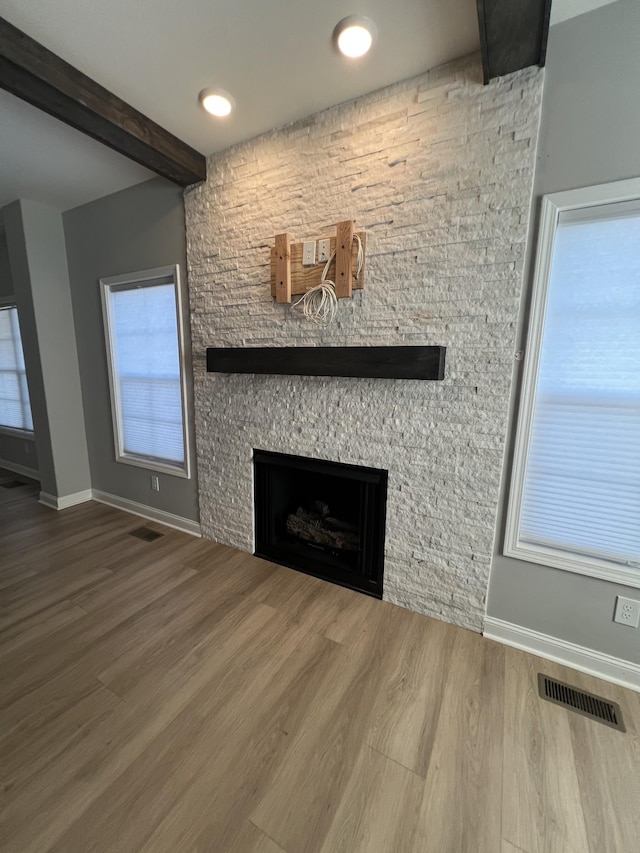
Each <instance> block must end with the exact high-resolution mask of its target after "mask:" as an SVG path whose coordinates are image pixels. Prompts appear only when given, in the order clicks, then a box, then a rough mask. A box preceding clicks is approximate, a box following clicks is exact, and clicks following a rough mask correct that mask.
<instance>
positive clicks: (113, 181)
mask: <svg viewBox="0 0 640 853" xmlns="http://www.w3.org/2000/svg"><path fill="white" fill-rule="evenodd" d="M153 177H154V175H153V174H152V173H151V172H149V171H148V170H147V169H145V168H143V167H142V166H139V165H138V164H137V163H134V162H133V161H132V160H129V159H127V158H126V157H123V156H122V155H121V154H117V153H116V152H115V151H112V150H111V149H110V148H106V147H105V146H104V145H102V144H101V143H100V142H96V141H95V140H94V139H90V138H89V137H88V136H85V135H84V134H83V133H80V132H79V131H77V130H74V129H73V128H72V127H69V126H68V125H66V124H62V122H60V121H58V120H57V119H55V118H51V116H49V115H47V114H46V113H43V112H41V111H40V110H38V109H36V108H35V107H32V106H31V104H27V103H26V102H25V101H21V100H20V99H19V98H16V97H14V96H13V95H10V94H8V92H4V91H2V90H1V89H0V208H2V207H4V206H5V204H9V203H10V202H12V201H14V200H15V199H17V198H28V199H31V200H32V201H40V202H42V203H43V204H49V205H51V206H52V207H56V208H58V209H59V210H68V209H69V208H71V207H77V205H79V204H85V202H87V201H92V200H93V199H95V198H101V197H102V196H103V195H108V194H109V193H113V192H117V191H118V190H122V189H124V188H125V187H130V186H132V185H133V184H139V183H140V182H141V181H146V180H149V178H153Z"/></svg>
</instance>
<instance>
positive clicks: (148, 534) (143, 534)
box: [129, 527, 164, 542]
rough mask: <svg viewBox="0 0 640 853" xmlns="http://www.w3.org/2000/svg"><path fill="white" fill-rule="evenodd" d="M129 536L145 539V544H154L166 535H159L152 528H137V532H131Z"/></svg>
mask: <svg viewBox="0 0 640 853" xmlns="http://www.w3.org/2000/svg"><path fill="white" fill-rule="evenodd" d="M129 536H136V537H137V538H138V539H144V541H145V542H153V541H154V540H155V539H160V537H161V536H164V533H157V532H156V531H155V530H152V529H151V528H150V527H137V528H136V529H135V530H130V531H129Z"/></svg>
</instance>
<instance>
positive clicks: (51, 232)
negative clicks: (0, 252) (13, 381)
mask: <svg viewBox="0 0 640 853" xmlns="http://www.w3.org/2000/svg"><path fill="white" fill-rule="evenodd" d="M3 218H4V223H5V228H6V235H7V245H8V247H9V260H10V264H11V276H12V280H13V286H14V291H15V297H16V304H17V306H18V313H19V316H20V328H21V333H22V338H23V349H24V354H25V363H26V367H27V377H28V382H29V395H30V398H31V410H32V413H33V421H34V430H35V436H36V447H37V452H38V459H39V460H40V475H41V485H42V491H43V492H46V493H47V494H49V495H51V496H53V497H58V498H61V497H65V496H67V495H73V494H76V493H78V492H83V491H85V490H86V489H89V488H90V487H91V481H90V474H89V459H88V455H87V444H86V438H85V429H84V414H83V410H82V394H81V391H80V375H79V369H78V356H77V352H76V347H75V335H74V324H73V314H72V310H71V296H70V292H69V277H68V272H67V258H66V251H65V242H64V233H63V230H62V220H61V218H60V213H59V212H58V211H57V210H54V209H53V208H50V207H47V206H45V205H42V204H38V203H37V202H33V201H26V200H22V201H16V202H13V204H11V205H8V206H7V207H6V208H4V211H3Z"/></svg>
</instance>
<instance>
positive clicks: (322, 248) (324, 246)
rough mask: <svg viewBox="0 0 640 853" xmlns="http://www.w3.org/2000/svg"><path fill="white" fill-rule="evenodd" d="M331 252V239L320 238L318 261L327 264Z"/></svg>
mask: <svg viewBox="0 0 640 853" xmlns="http://www.w3.org/2000/svg"><path fill="white" fill-rule="evenodd" d="M330 254H331V240H318V263H319V264H326V263H327V261H328V260H329V255H330Z"/></svg>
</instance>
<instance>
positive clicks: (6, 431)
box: [0, 425, 36, 441]
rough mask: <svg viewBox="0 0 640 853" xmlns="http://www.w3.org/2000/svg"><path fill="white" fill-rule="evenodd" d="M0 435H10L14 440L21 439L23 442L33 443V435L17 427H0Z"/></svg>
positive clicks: (34, 438)
mask: <svg viewBox="0 0 640 853" xmlns="http://www.w3.org/2000/svg"><path fill="white" fill-rule="evenodd" d="M0 435H10V436H13V437H14V438H23V439H24V440H25V441H35V440H36V437H35V433H33V432H30V431H29V430H26V429H18V428H17V427H8V426H2V425H0Z"/></svg>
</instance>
